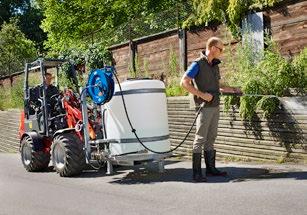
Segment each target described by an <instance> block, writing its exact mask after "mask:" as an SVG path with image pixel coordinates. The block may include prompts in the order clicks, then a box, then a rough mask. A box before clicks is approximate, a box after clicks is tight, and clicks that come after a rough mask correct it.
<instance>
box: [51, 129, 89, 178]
mask: <svg viewBox="0 0 307 215" xmlns="http://www.w3.org/2000/svg"><path fill="white" fill-rule="evenodd" d="M51 157H52V164H53V166H54V169H55V170H56V172H57V173H59V174H60V176H62V177H70V176H76V175H79V174H81V173H82V170H83V169H84V167H85V152H84V150H83V143H82V142H81V140H80V139H79V138H78V137H77V136H76V135H75V134H72V133H64V134H59V135H57V136H56V137H55V138H54V139H53V143H52V146H51Z"/></svg>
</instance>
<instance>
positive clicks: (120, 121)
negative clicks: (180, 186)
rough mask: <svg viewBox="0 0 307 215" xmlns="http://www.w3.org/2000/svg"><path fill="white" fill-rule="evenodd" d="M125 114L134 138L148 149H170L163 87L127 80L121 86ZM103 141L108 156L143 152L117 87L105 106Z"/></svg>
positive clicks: (153, 82)
mask: <svg viewBox="0 0 307 215" xmlns="http://www.w3.org/2000/svg"><path fill="white" fill-rule="evenodd" d="M121 87H122V92H123V94H124V99H125V103H126V107H127V111H128V114H129V117H130V120H131V123H132V125H133V127H134V128H135V129H136V132H137V135H138V137H139V138H140V139H141V140H142V142H143V143H144V144H145V145H146V146H147V147H148V148H150V149H152V150H155V151H160V152H163V151H168V150H170V142H169V128H168V117H167V100H166V95H165V85H164V83H163V82H162V81H158V80H149V79H143V80H127V81H125V82H123V83H121ZM105 108H106V113H105V125H106V134H107V139H109V140H110V142H111V143H110V151H111V155H119V154H124V153H130V152H136V151H141V150H144V147H143V146H142V145H141V144H140V143H139V142H138V141H137V139H136V137H135V136H134V134H133V133H132V132H131V128H130V125H129V123H128V120H127V117H126V114H125V110H124V105H123V102H122V98H121V94H120V91H119V86H118V84H116V86H115V94H114V96H113V98H112V99H111V101H110V102H109V103H107V104H106V105H105Z"/></svg>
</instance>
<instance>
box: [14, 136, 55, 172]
mask: <svg viewBox="0 0 307 215" xmlns="http://www.w3.org/2000/svg"><path fill="white" fill-rule="evenodd" d="M20 154H21V161H22V164H23V166H24V167H25V169H26V170H27V171H28V172H38V171H43V170H46V169H47V168H48V164H49V161H50V154H49V153H45V152H43V151H34V145H33V141H32V139H31V137H29V136H25V137H24V138H23V139H22V140H21V149H20Z"/></svg>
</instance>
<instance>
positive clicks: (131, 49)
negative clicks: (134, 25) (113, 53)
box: [129, 40, 136, 73]
mask: <svg viewBox="0 0 307 215" xmlns="http://www.w3.org/2000/svg"><path fill="white" fill-rule="evenodd" d="M135 52H136V44H135V42H133V41H132V40H130V42H129V55H130V65H131V69H132V71H133V72H134V73H135V72H136V66H135Z"/></svg>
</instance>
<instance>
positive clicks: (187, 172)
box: [110, 167, 307, 185]
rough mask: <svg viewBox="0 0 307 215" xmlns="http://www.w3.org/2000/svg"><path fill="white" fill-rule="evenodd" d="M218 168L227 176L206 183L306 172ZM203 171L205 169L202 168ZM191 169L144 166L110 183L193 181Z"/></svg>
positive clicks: (306, 175) (292, 176)
mask: <svg viewBox="0 0 307 215" xmlns="http://www.w3.org/2000/svg"><path fill="white" fill-rule="evenodd" d="M220 170H223V171H227V172H228V176H227V177H207V179H208V181H207V183H228V182H244V181H252V180H254V181H255V180H268V179H278V178H283V179H285V178H288V179H295V180H307V172H296V171H290V172H289V171H283V170H273V169H262V168H244V167H224V168H220ZM204 171H205V170H204ZM191 176H192V170H191V169H186V168H174V169H166V170H165V172H164V173H158V172H154V171H150V170H148V169H144V168H137V169H134V171H133V172H129V173H128V174H127V175H125V176H122V177H114V180H113V181H111V182H110V183H116V184H126V185H129V184H150V183H159V182H186V183H194V182H193V181H192V179H191Z"/></svg>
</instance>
